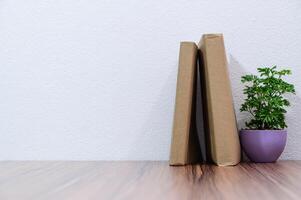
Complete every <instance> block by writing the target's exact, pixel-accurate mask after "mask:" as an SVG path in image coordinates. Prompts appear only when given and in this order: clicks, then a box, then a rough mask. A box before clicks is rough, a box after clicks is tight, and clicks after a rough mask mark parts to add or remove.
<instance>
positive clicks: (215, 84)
mask: <svg viewBox="0 0 301 200" xmlns="http://www.w3.org/2000/svg"><path fill="white" fill-rule="evenodd" d="M199 48H200V50H201V51H200V54H201V56H202V58H203V66H201V67H202V71H203V77H204V79H205V80H204V83H205V94H206V102H205V103H206V106H207V109H206V110H207V112H206V114H207V116H206V118H207V122H208V126H207V127H208V129H209V141H210V145H209V146H210V152H211V159H212V161H213V162H214V163H216V164H217V165H222V166H227V165H236V164H238V163H239V162H240V155H241V153H240V143H239V137H238V131H237V126H236V117H235V113H234V107H233V99H232V93H231V86H230V79H229V74H228V69H227V59H226V53H225V46H224V39H223V35H222V34H206V35H203V37H202V39H201V41H200V43H199ZM200 63H201V62H200Z"/></svg>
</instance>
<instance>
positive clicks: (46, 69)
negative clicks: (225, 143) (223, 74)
mask: <svg viewBox="0 0 301 200" xmlns="http://www.w3.org/2000/svg"><path fill="white" fill-rule="evenodd" d="M300 10H301V3H300V1H299V0H292V1H283V0H281V1H280V0H279V1H277V0H273V1H270V0H267V1H252V0H250V1H234V0H231V1H212V0H211V1H199V0H189V1H187V0H183V1H182V0H163V1H151V0H143V1H141V0H130V1H122V0H115V1H108V0H101V1H98V0H88V1H83V0H72V1H71V0H65V1H60V0H53V1H34V0H28V1H21V0H10V1H9V0H2V1H0V44H1V45H0V92H1V99H0V134H1V138H0V159H1V160H7V159H9V160H14V159H78V160H83V159H106V160H112V159H117V160H119V159H143V160H157V159H168V154H169V147H170V146H169V145H170V136H171V127H172V116H173V109H174V97H175V86H176V75H177V59H178V49H179V42H180V41H182V40H192V41H196V42H197V41H198V40H199V38H200V36H201V34H202V33H210V32H222V33H224V37H225V42H226V47H227V51H228V52H227V53H228V58H229V64H230V72H231V73H230V74H231V81H232V85H233V91H234V97H235V106H236V109H237V110H238V108H239V104H240V103H241V99H242V95H241V84H240V83H239V79H240V76H241V75H242V74H244V73H246V72H255V69H256V68H257V67H259V66H266V65H273V64H277V65H281V66H288V67H291V68H292V70H293V76H292V77H291V78H290V79H289V80H290V81H291V82H292V83H294V84H296V89H297V93H298V95H297V96H296V97H294V98H292V102H293V107H292V109H290V110H289V112H288V114H287V121H288V125H289V129H288V132H289V138H288V145H287V148H286V149H285V153H284V154H283V158H285V159H292V158H294V159H301V133H300V130H301V127H300V126H301V125H300V121H301V99H300V98H301V96H300V95H301V93H300V92H301V90H300V89H301V88H300V87H301V84H300V77H301V69H300V67H301V56H300V52H301V26H300V25H301V13H300ZM242 118H243V116H241V115H240V114H238V120H239V123H240V124H241V120H242Z"/></svg>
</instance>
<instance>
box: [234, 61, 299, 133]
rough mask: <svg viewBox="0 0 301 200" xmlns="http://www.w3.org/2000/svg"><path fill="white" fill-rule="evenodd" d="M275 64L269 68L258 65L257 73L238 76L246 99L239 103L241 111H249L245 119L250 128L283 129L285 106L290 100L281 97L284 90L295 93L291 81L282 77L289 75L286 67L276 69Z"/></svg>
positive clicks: (284, 92) (288, 104)
mask: <svg viewBox="0 0 301 200" xmlns="http://www.w3.org/2000/svg"><path fill="white" fill-rule="evenodd" d="M276 68H277V67H276V66H273V67H271V68H269V67H265V68H258V69H257V71H258V73H259V76H256V75H245V76H242V77H241V82H242V83H244V85H245V88H244V90H243V93H244V94H245V95H246V98H245V102H244V103H243V104H242V105H241V108H240V111H241V112H248V113H250V114H251V119H250V120H249V121H247V122H246V127H247V128H249V129H260V130H262V129H283V128H286V127H287V125H286V123H285V116H284V114H285V113H286V110H285V108H286V107H288V106H290V102H289V101H288V100H287V99H286V98H284V94H286V93H293V94H295V88H294V85H293V84H290V83H287V82H286V81H284V80H283V79H282V77H283V76H285V75H290V74H291V71H290V70H288V69H283V70H277V69H276Z"/></svg>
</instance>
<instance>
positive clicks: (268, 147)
mask: <svg viewBox="0 0 301 200" xmlns="http://www.w3.org/2000/svg"><path fill="white" fill-rule="evenodd" d="M286 137H287V132H286V130H241V131H240V142H241V145H242V148H243V150H244V152H245V153H246V154H247V156H248V157H249V159H250V160H251V161H253V162H259V163H267V162H275V161H276V160H277V159H278V158H279V157H280V155H281V153H282V152H283V150H284V147H285V144H286Z"/></svg>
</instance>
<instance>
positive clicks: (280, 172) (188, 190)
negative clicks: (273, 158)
mask: <svg viewBox="0 0 301 200" xmlns="http://www.w3.org/2000/svg"><path fill="white" fill-rule="evenodd" d="M15 199H18V200H19V199H20V200H29V199H30V200H37V199H38V200H43V199H53V200H61V199H68V200H69V199H70V200H78V199H83V200H90V199H91V200H94V199H95V200H96V199H97V200H107V199H109V200H111V199H112V200H113V199H130V200H133V199H139V200H146V199H156V200H161V199H162V200H169V199H171V200H177V199H180V200H186V199H187V200H193V199H205V200H207V199H229V200H234V199H252V200H257V199H265V200H266V199H279V200H282V199H284V200H286V199H301V161H280V162H277V163H274V164H247V163H243V164H240V165H238V166H235V167H217V166H209V165H194V166H187V167H169V166H168V164H167V163H166V162H35V161H32V162H0V200H15Z"/></svg>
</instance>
